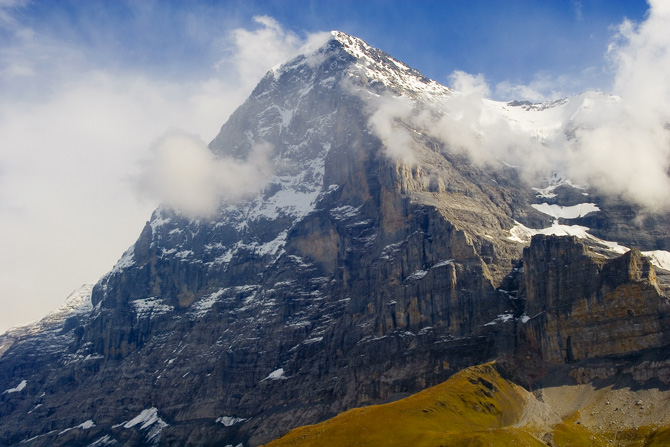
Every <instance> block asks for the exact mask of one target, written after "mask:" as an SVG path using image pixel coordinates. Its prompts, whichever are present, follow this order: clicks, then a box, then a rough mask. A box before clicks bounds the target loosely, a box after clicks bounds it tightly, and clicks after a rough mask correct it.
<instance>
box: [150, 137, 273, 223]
mask: <svg viewBox="0 0 670 447" xmlns="http://www.w3.org/2000/svg"><path fill="white" fill-rule="evenodd" d="M271 151H272V147H271V145H269V144H267V143H261V144H256V145H255V146H254V147H253V148H252V150H251V152H250V153H249V155H248V157H247V158H246V160H237V159H234V158H232V157H225V156H224V157H216V156H214V154H213V153H212V151H210V150H209V148H208V147H207V145H206V144H205V142H204V141H203V140H202V139H200V138H199V137H197V136H194V135H189V134H185V133H182V132H171V133H169V134H168V135H166V136H164V137H162V138H161V139H160V140H158V141H157V142H156V143H155V144H154V145H153V151H152V152H153V153H152V157H151V158H150V159H149V160H147V161H146V162H145V163H144V172H143V173H142V175H141V177H140V178H139V181H138V182H139V185H138V186H139V187H140V191H141V193H143V194H147V195H149V196H152V197H154V198H157V199H158V200H160V201H161V202H164V203H165V204H166V205H168V206H170V207H172V208H175V209H177V210H179V211H181V212H183V213H185V214H187V215H190V216H193V217H196V216H211V215H213V214H215V213H216V211H217V210H218V207H219V205H220V204H221V203H234V202H236V201H238V200H240V199H243V198H245V197H247V196H249V195H253V194H255V193H257V192H258V191H259V190H260V188H261V187H262V186H263V185H265V183H266V182H267V180H268V179H269V178H270V177H271V176H272V166H271V164H270V159H269V154H270V153H271Z"/></svg>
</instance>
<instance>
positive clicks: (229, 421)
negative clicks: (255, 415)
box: [215, 416, 247, 427]
mask: <svg viewBox="0 0 670 447" xmlns="http://www.w3.org/2000/svg"><path fill="white" fill-rule="evenodd" d="M246 420H247V419H246V418H236V417H232V416H221V417H220V418H217V419H216V421H215V422H218V423H220V424H223V425H225V426H226V427H232V426H233V425H235V424H239V423H240V422H244V421H246Z"/></svg>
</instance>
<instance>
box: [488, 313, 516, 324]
mask: <svg viewBox="0 0 670 447" xmlns="http://www.w3.org/2000/svg"><path fill="white" fill-rule="evenodd" d="M513 319H514V315H512V314H500V315H498V317H497V318H496V319H495V320H493V321H490V322H488V323H486V324H485V325H484V326H495V325H496V324H499V323H507V322H508V321H512V320H513Z"/></svg>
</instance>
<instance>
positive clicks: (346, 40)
mask: <svg viewBox="0 0 670 447" xmlns="http://www.w3.org/2000/svg"><path fill="white" fill-rule="evenodd" d="M330 34H331V35H330V38H329V39H328V40H327V41H326V42H325V43H324V44H323V45H321V46H319V47H317V48H316V49H314V47H306V48H304V51H303V52H302V53H301V54H300V55H298V56H297V57H295V58H294V59H292V60H291V61H288V62H286V63H284V64H281V65H279V66H277V67H274V68H273V69H272V70H270V72H269V73H268V74H269V75H271V76H272V77H273V78H274V79H279V77H281V76H282V75H283V74H284V73H287V72H289V71H292V70H293V69H299V70H301V69H302V68H304V66H305V65H307V66H308V67H310V68H317V67H322V66H324V64H325V65H331V66H332V59H331V58H332V57H333V56H339V57H340V58H342V57H343V56H344V58H346V59H348V61H347V62H348V63H345V64H340V65H338V66H339V67H340V68H343V69H345V70H346V72H347V74H348V77H349V78H353V80H354V81H355V82H354V84H355V85H357V86H360V87H363V88H365V89H367V90H371V91H372V92H373V93H375V94H382V93H384V92H385V91H386V92H390V93H392V94H393V95H402V96H408V97H412V98H416V97H419V96H424V97H428V98H430V97H434V96H442V95H445V94H448V93H449V92H450V89H449V88H447V87H445V86H443V85H441V84H439V83H437V82H435V81H433V80H431V79H429V78H427V77H426V76H424V75H422V74H421V73H420V72H419V71H417V70H415V69H413V68H411V67H409V66H408V65H406V64H404V63H403V62H400V61H399V60H397V59H394V58H393V57H391V56H389V55H388V54H387V53H386V52H384V51H382V50H379V49H377V48H374V47H372V46H370V45H369V44H368V43H366V42H365V41H364V40H363V39H360V38H358V37H354V36H351V35H349V34H346V33H344V32H341V31H331V33H330ZM338 53H339V54H338ZM324 68H330V67H324ZM324 71H326V72H330V70H328V69H327V70H324Z"/></svg>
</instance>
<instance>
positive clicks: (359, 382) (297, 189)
mask: <svg viewBox="0 0 670 447" xmlns="http://www.w3.org/2000/svg"><path fill="white" fill-rule="evenodd" d="M450 94H452V93H451V92H450V91H449V90H448V89H447V88H445V87H443V86H440V85H439V84H437V83H435V82H434V81H430V80H428V79H426V78H425V77H423V76H422V75H421V74H420V73H418V72H416V71H415V70H412V69H411V68H409V67H407V66H405V65H404V64H402V63H400V62H398V61H396V60H394V59H392V58H391V57H390V56H388V55H387V54H385V53H383V52H381V51H379V50H376V49H373V48H370V47H369V46H367V45H366V44H365V43H364V42H362V41H360V40H358V39H355V38H353V37H350V36H347V35H345V34H342V33H334V34H333V37H332V39H331V40H329V41H328V42H327V43H326V44H325V45H324V46H322V47H321V48H319V49H317V50H315V51H314V52H312V53H309V54H304V55H301V56H299V57H297V58H296V59H294V60H293V61H291V62H289V63H287V64H285V65H283V66H281V67H279V68H276V69H274V70H272V71H270V72H269V73H268V74H267V75H266V76H265V77H264V78H263V80H261V82H260V83H259V85H258V86H257V88H256V89H255V90H254V92H253V93H252V95H251V96H250V98H249V99H248V100H247V101H246V102H245V104H243V105H242V106H241V107H240V108H239V109H238V110H237V111H236V112H235V113H234V114H233V115H232V116H231V118H230V119H229V121H228V122H227V123H226V124H224V126H223V127H222V129H221V132H220V134H219V135H218V136H217V137H216V138H215V139H214V141H213V142H212V143H211V149H212V151H214V152H215V153H216V154H218V155H221V156H223V155H225V156H231V157H235V158H237V159H239V160H246V159H249V157H253V156H254V154H255V153H256V151H258V150H259V148H260V149H261V150H264V151H266V152H268V154H269V155H268V158H269V162H270V163H271V164H272V166H273V168H274V171H273V175H272V176H271V177H270V178H269V179H268V181H267V184H266V185H265V186H264V188H263V189H262V190H261V191H259V193H258V194H257V195H256V196H254V197H249V198H246V199H244V200H242V201H239V202H236V203H229V204H224V205H222V206H221V208H220V210H219V213H218V214H217V215H216V216H214V217H212V218H200V219H194V218H188V217H186V216H184V215H182V214H180V213H179V212H178V211H175V210H171V209H168V208H165V207H161V208H159V209H158V210H156V211H155V212H154V214H153V215H152V217H151V220H150V221H149V222H147V225H146V226H145V228H144V230H143V231H142V233H141V235H140V237H139V239H138V241H137V242H136V243H135V244H134V246H133V247H131V248H130V249H129V250H128V251H127V252H126V253H125V254H124V255H123V257H122V258H121V260H120V261H119V262H118V264H117V265H116V267H115V268H114V269H113V270H112V271H111V272H110V273H109V274H107V275H106V276H105V277H103V278H102V279H101V280H100V281H99V282H98V283H97V284H96V286H95V287H94V288H93V290H92V296H91V301H90V303H89V304H90V306H89V307H88V308H87V311H86V312H85V313H78V314H77V317H76V318H73V319H71V320H69V322H68V323H67V324H65V323H63V325H62V326H58V331H60V332H59V334H60V335H62V338H61V339H59V340H61V341H60V342H59V343H54V340H55V339H54V338H53V337H51V335H53V334H51V335H49V334H46V333H45V334H37V335H35V336H33V337H29V338H25V339H23V340H19V341H15V342H14V344H13V345H12V346H11V348H9V349H8V350H7V352H6V353H5V354H4V355H3V356H2V357H1V358H0V389H7V390H16V391H12V392H6V393H3V394H2V395H0V404H1V405H0V427H1V430H0V444H7V445H13V444H17V443H20V442H22V441H25V440H30V441H29V442H28V444H29V445H36V446H38V445H45V446H46V445H49V446H51V445H91V444H92V443H95V442H97V443H98V444H96V445H103V444H104V445H113V444H114V443H116V444H119V445H155V444H161V445H217V444H220V445H227V444H231V445H238V444H240V443H242V444H243V445H245V446H246V445H258V444H260V443H264V442H266V441H268V440H270V439H273V438H276V437H278V436H280V435H282V434H284V433H285V432H286V431H287V430H288V429H290V428H292V427H296V426H298V425H302V424H306V423H313V422H317V421H319V420H322V419H324V418H327V417H330V416H333V415H335V414H337V413H339V412H341V411H343V410H345V409H348V408H352V407H355V406H361V405H367V404H373V403H379V402H383V401H385V400H387V399H392V398H395V397H396V396H399V395H404V394H406V393H413V392H416V391H419V390H421V389H423V388H425V387H426V386H429V385H433V384H436V383H438V382H440V381H442V380H444V379H445V378H447V377H449V376H450V375H452V374H453V373H454V372H456V371H458V370H460V369H462V368H463V367H466V366H469V365H473V364H478V363H482V362H484V361H487V360H490V359H492V358H496V357H497V356H499V355H502V354H506V355H514V354H516V350H517V348H518V345H519V343H518V339H519V338H521V339H523V340H526V341H527V342H528V343H530V344H531V345H532V347H533V348H535V349H537V350H539V351H540V352H541V353H542V356H543V358H544V360H546V361H547V362H550V363H561V362H564V361H574V360H578V359H582V358H587V357H590V356H600V355H609V354H614V353H621V352H623V351H626V352H629V351H631V350H636V349H646V348H649V347H658V346H662V345H663V344H664V343H666V341H665V321H666V320H665V318H666V317H665V316H666V315H667V309H666V307H665V298H664V297H663V296H662V293H661V292H660V289H659V288H658V286H657V284H656V282H655V280H654V275H653V268H652V267H651V266H650V265H649V263H648V262H647V261H646V260H644V259H643V258H642V257H641V255H640V253H639V252H637V251H632V252H631V253H630V255H627V257H624V258H621V259H618V260H612V261H606V260H601V259H598V258H596V257H595V256H594V255H593V254H591V253H590V252H589V251H588V250H587V249H586V248H584V246H582V245H581V244H580V243H578V242H576V241H574V240H570V239H561V238H537V239H534V240H533V243H532V245H531V247H530V248H529V249H528V250H526V251H525V253H524V258H523V265H524V269H525V271H523V272H522V271H521V270H520V269H519V268H518V266H517V263H518V261H519V258H520V257H521V250H522V248H523V244H521V243H519V240H520V239H519V237H517V236H516V234H517V233H515V232H514V231H512V230H514V228H518V227H519V225H520V224H519V223H518V222H515V220H519V219H521V220H523V219H524V218H525V219H526V220H524V221H525V222H526V223H529V222H530V221H534V220H535V221H538V222H540V221H544V220H546V219H544V220H543V218H542V217H541V216H540V217H538V216H539V213H538V212H537V211H535V210H534V209H533V208H532V207H531V206H530V203H531V202H532V201H533V200H534V198H535V193H533V190H532V189H531V188H530V187H528V186H527V185H525V184H524V183H523V182H521V181H520V180H519V178H518V176H517V175H516V173H515V171H514V170H513V169H511V168H509V167H504V166H503V167H500V168H498V169H493V168H484V167H478V166H476V165H473V164H472V163H470V161H469V160H468V159H467V158H466V157H465V156H463V155H462V154H456V153H453V152H451V151H449V150H448V149H449V148H446V147H444V143H441V142H439V141H437V140H435V139H433V138H431V137H429V136H427V135H426V134H424V133H422V132H420V130H417V129H411V128H410V127H409V125H408V124H406V123H398V125H401V126H406V127H407V128H408V129H410V130H412V132H411V135H412V137H411V138H412V140H411V141H408V144H411V145H412V148H413V149H412V150H413V157H414V161H413V162H411V163H406V162H403V161H401V160H399V159H397V157H396V158H394V157H390V156H389V155H388V141H382V139H380V138H379V137H378V136H377V135H376V134H375V133H374V132H373V131H372V130H371V128H370V126H369V119H370V117H371V115H372V113H373V112H374V110H375V107H374V105H375V104H376V103H375V101H379V100H380V99H379V98H380V97H386V96H389V97H403V98H405V99H409V100H412V101H416V103H417V104H419V105H421V104H425V103H428V102H430V101H433V100H435V98H439V97H448V96H449V95H450ZM513 227H514V228H513ZM519 284H521V285H520V286H519ZM517 289H518V290H517ZM524 306H525V308H524ZM524 309H525V312H526V313H525V315H524ZM629 310H630V311H631V312H633V316H632V317H631V318H630V319H628V320H627V321H630V322H631V323H630V325H628V326H625V325H621V324H619V323H617V322H618V321H620V319H621V318H626V316H627V315H628V311H629ZM528 317H530V319H528ZM601 324H605V325H606V327H607V328H608V329H607V331H601V329H600V328H601V326H600V325H601ZM607 325H609V326H607ZM622 327H628V329H626V330H622V329H621V328H622ZM609 329H612V330H614V329H617V330H619V332H616V331H614V332H612V333H611V334H610V332H608V331H609ZM12 340H14V339H12ZM627 350H628V351H627ZM28 353H30V355H28ZM24 381H25V383H24ZM20 384H24V385H23V386H22V387H19V385H20ZM3 387H4V388H3ZM18 388H21V389H20V390H18ZM89 421H90V422H89Z"/></svg>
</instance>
